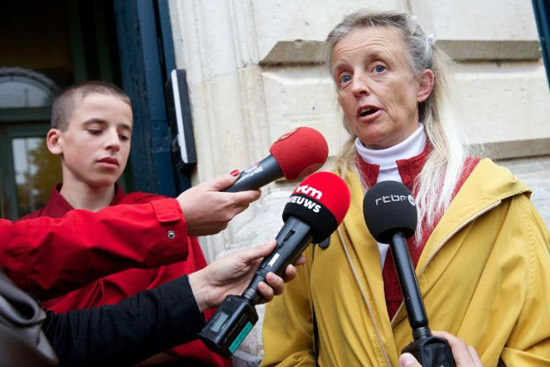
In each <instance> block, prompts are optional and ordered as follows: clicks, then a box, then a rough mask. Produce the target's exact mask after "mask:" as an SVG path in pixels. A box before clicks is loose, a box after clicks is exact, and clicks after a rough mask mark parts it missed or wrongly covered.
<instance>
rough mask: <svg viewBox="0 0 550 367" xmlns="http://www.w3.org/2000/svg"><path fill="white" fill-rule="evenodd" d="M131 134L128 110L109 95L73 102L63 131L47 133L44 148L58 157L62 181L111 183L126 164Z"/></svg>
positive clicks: (130, 110) (91, 95)
mask: <svg viewBox="0 0 550 367" xmlns="http://www.w3.org/2000/svg"><path fill="white" fill-rule="evenodd" d="M131 137H132V109H131V108H130V106H129V105H128V104H127V103H126V102H124V101H123V100H121V99H119V98H117V97H114V96H109V95H103V94H89V95H87V96H86V97H84V98H83V99H82V100H80V101H77V107H76V108H75V110H74V112H73V115H72V116H71V117H70V119H69V124H68V126H67V129H66V130H65V131H60V130H57V129H51V130H50V132H48V148H49V149H50V151H51V152H52V153H53V154H58V155H60V156H61V160H62V167H63V183H64V185H69V184H72V183H76V184H79V183H85V184H88V185H90V186H94V187H105V186H109V185H112V184H114V183H115V182H116V181H117V180H118V178H119V177H120V175H121V174H122V172H123V171H124V168H125V167H126V163H127V161H128V154H129V153H130V140H131Z"/></svg>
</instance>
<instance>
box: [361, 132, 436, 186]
mask: <svg viewBox="0 0 550 367" xmlns="http://www.w3.org/2000/svg"><path fill="white" fill-rule="evenodd" d="M425 146H426V133H425V132H424V125H423V124H419V126H418V129H416V130H415V131H414V132H413V133H412V134H411V135H410V136H409V137H408V138H407V139H405V140H403V141H402V142H401V143H399V144H397V145H394V146H393V147H389V148H386V149H376V150H375V149H369V148H366V147H365V146H364V145H363V143H361V141H360V140H359V138H357V139H356V140H355V147H356V148H357V154H359V156H360V157H361V159H363V161H365V162H368V163H371V164H376V165H378V166H380V171H379V173H378V179H377V181H376V182H381V181H388V180H391V181H402V180H401V176H400V175H399V171H398V170H397V161H398V160H403V159H409V158H412V157H415V156H417V155H419V154H420V153H422V151H423V150H424V148H425Z"/></svg>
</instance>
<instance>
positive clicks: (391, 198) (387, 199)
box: [375, 194, 416, 206]
mask: <svg viewBox="0 0 550 367" xmlns="http://www.w3.org/2000/svg"><path fill="white" fill-rule="evenodd" d="M405 200H407V201H408V202H409V204H411V205H412V206H416V202H415V201H414V198H413V197H412V195H393V194H391V195H384V196H382V197H380V198H378V199H376V201H375V203H376V206H378V204H380V203H382V204H389V203H398V202H400V201H405Z"/></svg>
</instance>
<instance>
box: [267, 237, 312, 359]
mask: <svg viewBox="0 0 550 367" xmlns="http://www.w3.org/2000/svg"><path fill="white" fill-rule="evenodd" d="M312 248H313V246H310V248H309V249H308V250H306V252H305V253H304V254H305V255H306V257H307V262H306V264H304V265H303V266H300V267H298V269H297V270H298V274H297V276H296V278H295V279H294V280H292V281H291V282H289V283H288V284H286V285H285V291H284V292H283V294H282V295H281V296H278V297H275V298H274V300H273V301H271V302H269V303H268V304H267V305H266V312H265V317H264V323H263V330H262V334H263V342H264V358H263V361H262V364H261V366H262V367H271V366H280V367H283V366H288V367H290V366H293V367H294V366H300V367H306V366H311V367H313V366H315V359H314V355H313V324H312V316H311V303H310V294H311V292H310V287H309V273H310V270H311V256H310V255H311V251H312V250H311V249H312ZM306 253H307V254H306Z"/></svg>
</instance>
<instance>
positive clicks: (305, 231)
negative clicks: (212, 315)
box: [243, 172, 351, 303]
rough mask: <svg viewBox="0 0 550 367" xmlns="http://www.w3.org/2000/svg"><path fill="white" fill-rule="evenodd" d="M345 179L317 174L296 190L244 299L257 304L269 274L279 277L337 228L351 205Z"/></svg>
mask: <svg viewBox="0 0 550 367" xmlns="http://www.w3.org/2000/svg"><path fill="white" fill-rule="evenodd" d="M350 197H351V195H350V191H349V188H348V186H347V185H346V183H345V182H344V180H342V179H341V178H340V177H338V176H336V175H335V174H334V173H330V172H317V173H314V174H312V175H311V176H309V177H307V178H306V179H305V180H304V181H302V183H300V184H299V185H298V186H297V187H296V188H295V189H294V192H293V193H292V195H290V198H289V199H288V202H287V203H286V205H285V208H284V210H283V221H284V222H285V224H284V225H283V228H282V229H281V230H280V231H279V234H278V235H277V237H276V240H277V247H276V248H275V249H274V250H273V252H272V253H271V254H270V255H269V256H267V257H266V258H265V259H264V260H263V261H262V263H261V264H260V266H259V267H258V270H257V271H256V275H255V276H254V278H253V279H252V282H251V283H250V285H249V286H248V288H247V289H246V290H245V291H244V293H243V296H244V297H246V298H248V299H250V300H251V301H252V302H253V303H257V302H258V300H259V299H260V294H259V292H258V283H259V282H260V281H265V276H266V275H267V273H268V272H270V271H271V272H273V273H275V274H277V275H279V276H282V274H283V272H284V270H285V269H286V267H287V265H288V264H292V263H293V262H294V261H296V259H297V258H298V257H299V256H300V254H301V253H302V252H303V251H304V249H305V248H306V247H307V245H309V244H310V243H311V242H314V243H319V242H321V241H323V240H325V239H326V238H327V237H329V236H330V235H331V234H332V232H334V231H335V230H336V228H338V226H339V225H340V223H342V220H343V219H344V217H345V216H346V213H347V212H348V209H349V206H350V200H351V199H350Z"/></svg>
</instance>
